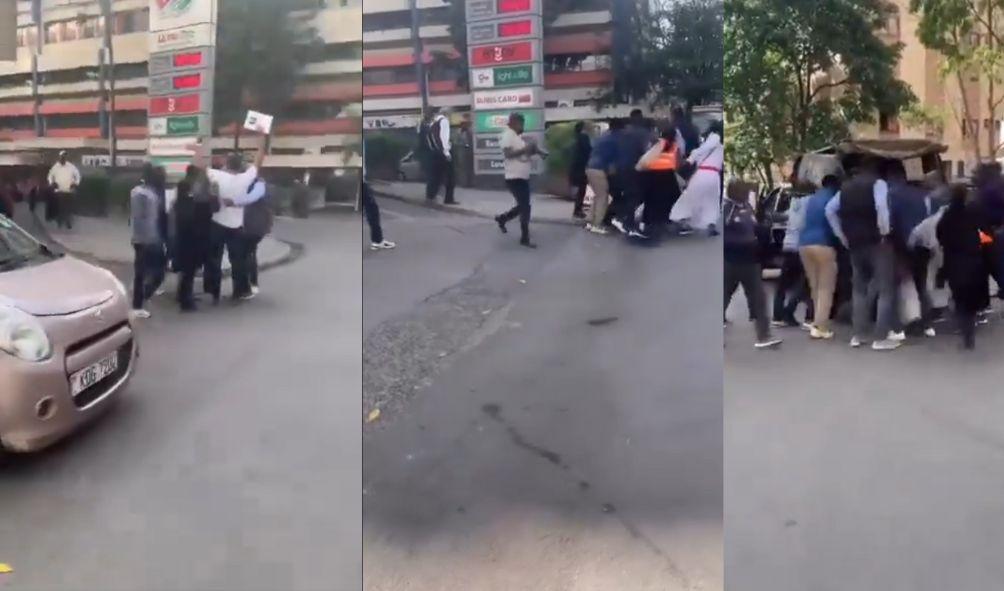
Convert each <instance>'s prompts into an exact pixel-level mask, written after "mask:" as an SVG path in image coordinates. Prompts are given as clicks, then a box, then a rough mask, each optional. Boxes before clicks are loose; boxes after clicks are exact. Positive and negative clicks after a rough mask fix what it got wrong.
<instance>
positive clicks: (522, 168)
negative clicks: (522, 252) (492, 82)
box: [495, 113, 542, 248]
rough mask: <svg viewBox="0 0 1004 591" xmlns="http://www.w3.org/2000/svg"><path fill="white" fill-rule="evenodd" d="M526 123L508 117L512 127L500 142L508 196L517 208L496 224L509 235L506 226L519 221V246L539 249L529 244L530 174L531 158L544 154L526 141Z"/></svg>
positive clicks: (519, 119) (514, 115)
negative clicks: (517, 219) (513, 221)
mask: <svg viewBox="0 0 1004 591" xmlns="http://www.w3.org/2000/svg"><path fill="white" fill-rule="evenodd" d="M524 125H525V121H524V119H523V115H521V114H519V113H513V114H511V115H509V127H507V128H506V130H505V131H504V132H502V137H501V139H500V140H499V147H500V148H502V154H503V156H504V157H505V161H504V163H503V166H504V167H505V184H506V186H507V187H509V192H510V193H512V196H513V197H514V198H515V199H516V207H513V208H512V209H510V210H509V211H507V212H505V213H503V214H502V215H498V216H495V223H497V224H498V226H499V230H502V233H503V234H506V233H507V232H508V230H507V229H506V223H507V222H509V221H511V220H513V219H516V218H517V217H518V218H519V228H520V240H519V243H520V244H521V245H523V246H525V247H527V248H537V245H536V244H534V243H533V242H530V172H531V170H532V165H531V162H530V158H532V157H533V155H534V154H542V152H541V151H540V148H538V147H537V144H536V143H534V142H533V141H532V140H526V139H524V138H523V127H524Z"/></svg>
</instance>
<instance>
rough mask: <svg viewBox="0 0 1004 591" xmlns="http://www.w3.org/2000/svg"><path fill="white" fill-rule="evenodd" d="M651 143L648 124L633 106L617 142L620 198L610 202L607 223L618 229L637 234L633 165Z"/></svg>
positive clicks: (637, 190) (638, 198)
mask: <svg viewBox="0 0 1004 591" xmlns="http://www.w3.org/2000/svg"><path fill="white" fill-rule="evenodd" d="M653 143H654V138H653V135H652V128H651V126H649V124H648V121H646V120H645V117H644V115H642V112H641V109H634V110H633V111H631V118H630V119H629V120H628V125H627V129H625V130H624V131H623V132H621V135H620V137H619V138H618V144H617V179H618V182H619V183H620V189H621V190H622V191H623V194H622V196H621V198H620V200H619V201H620V202H619V203H615V204H614V209H615V212H616V213H615V215H616V217H615V218H614V219H613V221H612V222H611V223H612V224H613V226H614V227H615V228H617V229H618V230H619V231H620V232H621V233H624V234H633V235H637V236H641V234H640V233H639V232H638V231H637V230H636V229H635V225H636V224H635V220H634V214H635V210H636V209H638V206H639V205H641V202H642V191H641V183H640V178H639V176H638V171H637V170H636V169H635V167H636V166H637V164H638V161H639V160H641V157H642V156H644V155H645V152H647V151H648V148H649V146H651V145H652V144H653Z"/></svg>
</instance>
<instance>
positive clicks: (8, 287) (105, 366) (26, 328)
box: [0, 215, 139, 453]
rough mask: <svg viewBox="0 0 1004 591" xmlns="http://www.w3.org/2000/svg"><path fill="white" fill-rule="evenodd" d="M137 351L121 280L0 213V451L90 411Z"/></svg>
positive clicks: (49, 438)
mask: <svg viewBox="0 0 1004 591" xmlns="http://www.w3.org/2000/svg"><path fill="white" fill-rule="evenodd" d="M138 352H139V349H138V346H137V343H136V335H135V333H134V332H133V326H132V323H131V320H130V313H129V303H128V297H127V294H126V289H125V287H124V286H123V284H122V282H120V281H119V280H118V279H117V278H116V277H115V276H114V275H112V273H111V272H109V271H107V270H105V269H101V268H99V267H95V266H94V265H91V264H88V263H86V262H84V261H82V260H79V259H76V258H74V257H72V256H68V255H61V254H56V253H54V252H52V251H51V250H50V249H48V248H47V247H46V246H45V245H43V244H42V243H40V242H38V241H37V240H35V239H34V238H33V237H32V236H30V235H29V234H28V233H27V232H25V231H24V230H22V229H21V228H20V227H18V226H17V225H16V224H14V222H13V221H11V220H10V219H8V218H6V217H4V216H2V215H0V453H2V452H3V451H13V452H30V451H37V450H40V449H42V448H44V447H46V446H48V445H51V444H53V443H55V442H56V441H58V440H60V439H62V438H63V437H65V436H67V435H69V434H70V433H72V432H73V431H75V430H77V429H78V428H79V427H80V426H81V425H83V424H84V423H86V422H87V421H89V420H91V419H93V418H94V417H96V416H97V415H98V414H100V413H101V412H102V411H103V410H104V409H105V408H106V407H107V406H108V404H109V403H110V402H111V401H112V400H113V399H114V398H115V396H116V394H118V393H119V392H121V391H122V390H123V389H124V388H125V387H126V385H127V384H128V382H129V379H130V378H131V377H132V374H133V371H134V369H135V365H136V360H137V358H138Z"/></svg>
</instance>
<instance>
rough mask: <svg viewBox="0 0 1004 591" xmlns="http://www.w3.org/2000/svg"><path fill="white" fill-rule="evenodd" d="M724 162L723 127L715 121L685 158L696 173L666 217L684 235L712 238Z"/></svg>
mask: <svg viewBox="0 0 1004 591" xmlns="http://www.w3.org/2000/svg"><path fill="white" fill-rule="evenodd" d="M724 160H725V148H724V146H723V145H722V124H721V122H719V121H716V122H714V123H712V124H711V129H710V130H709V131H708V135H707V136H706V137H705V138H704V142H703V143H702V144H701V145H700V146H699V147H698V148H697V149H695V150H694V151H693V152H691V153H690V156H689V157H688V158H687V162H689V163H690V164H692V165H693V166H696V170H695V171H694V174H693V176H691V177H690V181H689V182H687V188H686V189H685V190H684V191H683V194H682V195H680V199H679V200H678V201H677V202H676V205H674V206H673V210H672V211H671V212H670V214H669V219H670V220H672V221H673V222H675V223H676V224H679V225H680V226H682V227H683V231H684V232H687V231H692V230H708V232H709V233H711V234H716V233H717V229H716V226H717V223H718V217H719V212H720V210H721V200H722V180H721V174H722V165H723V163H724Z"/></svg>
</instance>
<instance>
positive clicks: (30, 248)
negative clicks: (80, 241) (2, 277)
mask: <svg viewBox="0 0 1004 591" xmlns="http://www.w3.org/2000/svg"><path fill="white" fill-rule="evenodd" d="M40 258H42V259H46V260H47V259H51V258H53V255H52V253H51V252H49V250H48V249H47V248H46V247H45V246H43V245H42V244H41V243H40V242H38V241H37V240H35V239H34V238H32V237H31V235H29V234H28V233H27V232H25V231H24V230H22V229H21V228H19V227H18V226H17V225H16V224H15V223H14V222H12V221H11V220H10V219H9V218H7V217H4V216H3V215H0V271H10V270H12V269H16V268H19V267H21V266H24V265H28V264H31V263H32V262H37V261H38V260H39V259H40Z"/></svg>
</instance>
